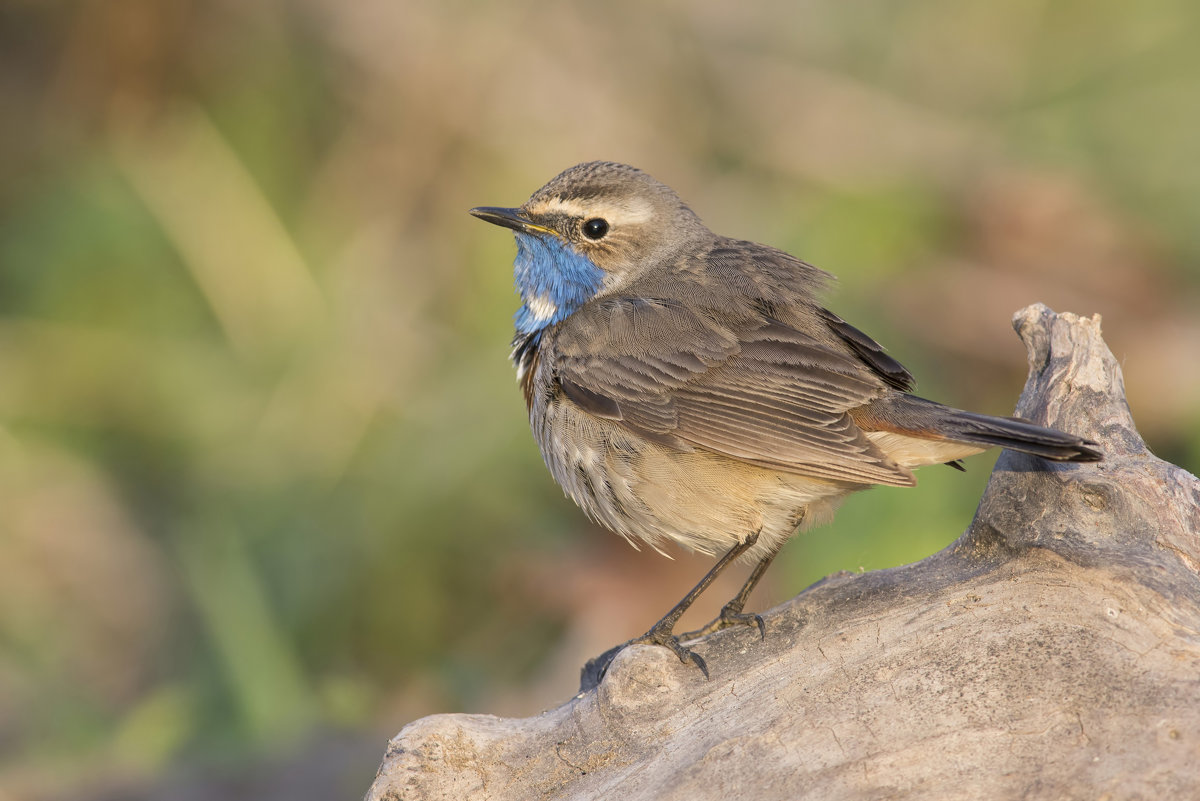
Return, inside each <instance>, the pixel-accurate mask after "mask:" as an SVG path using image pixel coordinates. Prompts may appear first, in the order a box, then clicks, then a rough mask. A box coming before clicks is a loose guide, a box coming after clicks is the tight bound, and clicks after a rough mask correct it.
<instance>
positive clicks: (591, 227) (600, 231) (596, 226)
mask: <svg viewBox="0 0 1200 801" xmlns="http://www.w3.org/2000/svg"><path fill="white" fill-rule="evenodd" d="M607 233H608V220H602V219H600V218H599V217H593V218H592V219H590V220H588V221H587V222H585V223H584V224H583V235H584V236H586V237H587V238H588V239H603V238H604V235H605V234H607Z"/></svg>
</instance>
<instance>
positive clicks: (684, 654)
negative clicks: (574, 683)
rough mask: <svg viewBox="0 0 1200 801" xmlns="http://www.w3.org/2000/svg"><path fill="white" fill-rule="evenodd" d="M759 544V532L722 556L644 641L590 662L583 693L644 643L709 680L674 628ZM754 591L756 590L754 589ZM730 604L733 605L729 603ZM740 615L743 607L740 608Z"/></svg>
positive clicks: (704, 666)
mask: <svg viewBox="0 0 1200 801" xmlns="http://www.w3.org/2000/svg"><path fill="white" fill-rule="evenodd" d="M756 542H758V533H757V532H756V533H754V534H751V535H750V536H748V537H746V539H745V540H744V541H742V542H739V543H738V544H737V545H734V546H733V547H732V548H730V549H729V552H728V553H726V554H725V555H724V556H722V557H721V558H720V559H719V560H718V561H717V563H716V564H715V565H713V566H712V569H711V570H709V571H708V572H707V573H705V574H704V578H702V579H700V581H699V583H698V584H696V586H695V587H692V589H691V590H690V591H689V592H688V594H687V595H685V596H683V598H682V599H681V600H680V601H679V603H677V604H675V605H674V606H673V607H671V611H669V612H667V614H665V615H663V618H662V620H660V621H658V622H657V623H655V624H654V625H653V626H652V627H651V628H650V630H649V631H647V632H646V633H645V634H643V635H642V636H641V637H635V638H634V639H632V640H630V641H629V642H627V643H622V644H621V645H618V646H616V647H615V648H610V649H608V650H607V651H605V652H604V653H602V654H600V656H598V657H596V658H595V659H591V660H589V661H588V663H587V664H586V665H584V666H583V671H582V675H581V676H580V691H584V690H588V689H591V688H592V687H595V686H596V685H597V684H599V683H600V679H602V678H604V674H605V672H606V671H607V670H608V666H609V665H610V664H611V663H612V661H613V659H614V658H615V657H616V655H617V654H618V653H620V652H621V650H622V649H624V648H626V647H627V646H630V645H639V644H641V643H650V644H654V645H661V646H663V647H664V648H669V649H670V650H671V651H672V652H673V653H674V654H675V655H676V656H677V657H679V661H680V662H689V661H690V662H691V663H692V664H694V665H695V666H696V667H698V668H700V672H701V673H703V674H704V677H705V678H708V665H707V664H706V663H705V662H704V659H703V658H702V657H701V656H700V655H699V654H697V653H695V652H694V651H692V650H691V649H690V648H685V647H684V646H683V645H681V644H680V642H679V639H680V638H679V637H676V636H675V634H674V630H675V624H676V623H678V622H679V618H680V617H682V616H683V613H684V612H686V611H687V610H688V608H689V607H690V606H691V605H692V604H693V603H695V602H696V599H697V598H699V597H700V594H701V593H703V592H704V591H705V590H706V589H708V588H709V586H710V585H711V584H712V583H713V581H715V580H716V578H717V576H719V575H720V574H721V571H723V570H724V569H725V568H727V567H729V564H730V563H731V562H733V561H734V560H735V559H737V558H738V557H739V556H741V555H742V554H744V553H745V552H746V551H748V550H749V549H750V548H751V546H753V545H754V543H756ZM768 562H769V560H768ZM761 567H762V569H763V570H766V566H765V565H762V566H761ZM755 570H756V571H757V570H758V568H755ZM743 589H745V588H743ZM751 589H753V586H751ZM749 594H750V592H749V590H746V595H747V596H748V595H749ZM735 600H736V599H735ZM730 603H733V602H732V601H730ZM745 603H746V602H745V599H743V600H742V606H745ZM726 606H728V604H726ZM737 611H739V612H740V611H741V607H740V606H739V607H738V610H737ZM722 614H724V610H722Z"/></svg>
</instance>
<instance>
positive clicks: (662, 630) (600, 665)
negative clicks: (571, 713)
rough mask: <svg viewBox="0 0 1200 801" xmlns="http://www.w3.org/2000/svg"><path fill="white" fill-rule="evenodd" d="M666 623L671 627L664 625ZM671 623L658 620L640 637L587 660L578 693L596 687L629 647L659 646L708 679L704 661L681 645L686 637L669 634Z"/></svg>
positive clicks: (581, 673)
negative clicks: (618, 656) (689, 663)
mask: <svg viewBox="0 0 1200 801" xmlns="http://www.w3.org/2000/svg"><path fill="white" fill-rule="evenodd" d="M668 623H669V624H671V625H664V624H668ZM673 623H674V621H668V620H666V619H663V620H660V621H659V622H658V623H656V624H655V625H654V627H653V628H652V629H650V630H649V631H647V632H646V633H645V634H643V635H642V636H641V637H634V638H633V639H632V640H630V641H629V642H626V643H622V644H620V645H617V646H614V647H612V648H609V649H608V650H607V651H605V652H604V653H602V654H600V656H597V657H594V658H592V659H589V660H588V662H587V664H586V665H584V666H583V670H582V671H580V676H579V691H580V692H587V691H588V690H591V689H593V688H595V687H596V686H598V685H599V684H600V681H601V679H603V678H604V674H605V673H607V672H608V668H609V666H610V665H612V661H613V660H614V659H616V657H617V654H619V653H621V651H623V650H625V649H626V648H628V647H629V646H631V645H661V646H662V647H663V648H666V649H667V650H669V651H671V653H673V654H675V656H677V657H679V661H680V662H683V663H684V664H687V663H688V662H691V663H692V664H693V665H695V666H696V667H698V668H700V672H701V673H703V674H704V678H706V679H707V678H709V675H708V663H707V662H705V661H704V658H703V657H702V656H700V654H698V653H696V652H695V651H693V650H692V649H691V648H687V647H686V646H684V645H683V643H682V642H681V640H682V639H687V636H686V635H685V636H684V637H677V636H675V635H674V634H673V633H671V628H672V625H673Z"/></svg>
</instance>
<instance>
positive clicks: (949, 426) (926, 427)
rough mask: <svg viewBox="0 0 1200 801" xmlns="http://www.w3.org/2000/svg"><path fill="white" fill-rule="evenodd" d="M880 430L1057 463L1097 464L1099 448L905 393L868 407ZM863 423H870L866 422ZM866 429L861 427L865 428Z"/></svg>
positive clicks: (1067, 436)
mask: <svg viewBox="0 0 1200 801" xmlns="http://www.w3.org/2000/svg"><path fill="white" fill-rule="evenodd" d="M866 411H867V416H868V419H869V420H870V421H871V423H874V424H875V425H874V426H871V425H870V424H868V427H874V428H875V429H876V430H883V431H889V432H894V433H896V434H902V435H907V436H915V437H921V438H928V439H938V440H944V441H950V442H961V443H966V444H970V445H978V446H980V448H981V449H982V448H988V447H999V448H1008V449H1009V450H1014V451H1021V452H1022V453H1030V454H1033V455H1034V456H1040V457H1042V458H1043V459H1053V460H1054V461H1058V462H1098V461H1100V460H1101V459H1103V458H1104V457H1103V456H1102V455H1101V453H1100V451H1099V450H1097V445H1096V443H1095V442H1091V441H1090V440H1086V439H1083V438H1081V437H1076V436H1074V435H1072V434H1067V433H1064V432H1062V431H1058V430H1057V429H1053V428H1045V427H1044V426H1039V425H1034V424H1033V423H1030V422H1029V421H1028V420H1022V419H1020V418H1019V417H992V416H991V415H987V414H976V413H975V412H965V411H963V410H961V409H953V408H951V407H949V406H943V405H942V404H940V403H935V402H934V401H929V400H925V399H924V398H918V397H917V396H915V395H908V394H906V393H899V392H897V393H895V394H892V395H889V396H887V397H886V398H883V399H880V400H878V401H875V402H874V403H872V404H870V405H869V406H868V407H866ZM863 422H866V421H865V420H864V421H863ZM860 426H862V423H860Z"/></svg>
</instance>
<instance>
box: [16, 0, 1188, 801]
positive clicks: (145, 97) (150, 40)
mask: <svg viewBox="0 0 1200 801" xmlns="http://www.w3.org/2000/svg"><path fill="white" fill-rule="evenodd" d="M1198 35H1200V5H1197V4H1196V3H1195V2H1192V1H1191V0H1162V1H1159V0H1151V2H1145V3H1137V4H1133V3H1128V2H1125V1H1124V0H995V2H981V3H960V2H954V1H953V0H911V1H903V2H874V3H846V2H841V1H840V0H806V1H805V2H784V1H783V0H776V1H775V2H761V3H756V4H734V3H722V2H714V1H702V2H687V3H684V2H665V3H661V4H645V3H640V2H633V0H621V1H618V2H614V3H606V4H597V3H555V4H550V3H545V4H542V3H530V2H511V3H504V4H500V3H481V2H465V1H464V0H449V1H448V2H432V1H430V2H414V1H411V0H355V1H354V2H342V1H341V0H295V1H294V2H288V1H287V0H225V1H224V2H222V1H220V0H212V1H211V2H199V1H198V0H197V1H196V2H189V1H188V0H162V1H161V2H155V1H154V0H121V1H120V2H112V1H111V0H108V1H105V0H96V1H94V2H70V3H69V2H36V1H35V0H26V1H25V2H20V1H17V2H13V0H7V2H4V3H3V4H2V5H0V120H2V122H0V798H2V799H6V800H7V799H58V798H71V799H85V801H86V800H87V799H100V798H104V799H108V798H111V799H118V798H120V799H125V798H131V799H139V798H185V799H210V798H212V799H216V798H222V799H239V798H256V799H264V798H266V799H269V798H289V799H306V798H313V799H316V798H322V799H326V798H357V797H360V796H361V794H362V793H363V792H364V791H365V789H366V787H367V785H368V784H369V783H370V780H371V778H372V775H373V771H374V768H375V766H376V765H377V763H378V760H379V758H380V756H381V755H382V752H383V747H384V743H385V742H386V739H387V737H388V736H390V735H391V734H394V733H395V732H396V731H398V730H399V729H400V728H401V726H403V725H404V724H406V723H408V722H410V721H412V720H413V719H415V718H417V717H419V716H422V715H426V714H430V713H434V712H446V711H460V710H465V711H472V712H492V713H500V714H508V715H532V714H536V713H537V712H539V711H541V710H542V709H545V708H548V707H550V706H553V705H555V704H557V703H559V702H561V701H563V700H565V699H567V698H568V697H570V695H571V694H572V693H573V691H574V689H575V686H576V682H577V677H578V673H577V671H578V668H579V666H580V665H581V664H582V663H583V661H584V660H586V658H587V657H589V656H592V655H595V654H596V653H598V652H600V651H602V650H604V649H605V648H607V647H608V646H609V645H612V644H615V643H616V642H619V641H622V640H624V639H626V638H628V637H629V636H632V635H634V634H637V633H640V632H641V631H644V630H645V628H646V627H647V626H648V625H649V624H650V623H652V622H653V621H654V620H655V619H657V617H658V616H659V615H660V614H661V613H662V612H663V611H665V610H666V608H667V606H668V605H669V604H671V603H672V602H674V601H675V600H676V599H677V598H678V597H679V596H681V595H682V594H683V592H684V591H685V590H686V589H687V588H688V587H690V586H691V584H692V583H693V582H694V581H695V580H696V579H697V578H698V577H699V576H700V574H701V573H702V572H703V571H704V570H705V569H706V568H707V566H708V564H709V562H708V561H707V560H703V559H697V558H688V557H686V556H685V555H680V556H679V558H677V559H676V560H675V561H668V560H665V559H663V558H662V557H660V556H658V555H655V554H653V553H647V552H640V553H639V552H635V551H634V550H632V549H631V548H629V547H628V546H627V545H625V544H624V543H623V542H622V541H620V540H619V539H618V538H616V537H613V536H612V535H609V534H606V533H604V532H601V531H599V530H597V529H595V528H593V527H591V526H589V525H588V524H587V523H586V521H585V520H584V519H583V517H582V515H581V514H580V513H578V512H577V511H576V510H575V509H574V508H573V507H572V506H571V505H570V504H569V502H567V501H566V500H564V499H563V498H562V496H561V493H560V492H559V490H558V489H557V488H556V487H555V486H554V484H553V483H552V482H551V480H550V478H549V477H548V475H547V474H546V471H545V469H544V467H543V466H542V465H541V462H540V459H539V457H538V454H537V452H536V450H535V448H534V445H533V441H532V438H531V437H530V435H529V432H528V428H527V423H526V419H525V411H524V408H523V404H522V401H521V399H520V394H519V392H518V390H517V388H516V385H515V382H514V376H513V373H512V370H511V368H510V366H509V365H508V363H507V352H508V340H509V337H510V335H511V319H510V317H511V314H512V312H513V310H514V309H515V307H516V301H515V298H514V296H513V294H512V289H511V272H510V263H511V259H512V255H513V251H514V248H513V244H512V241H511V238H510V237H509V236H507V235H506V234H505V233H504V232H502V231H500V230H499V229H496V228H493V227H491V226H487V225H485V224H483V223H481V222H479V221H477V220H474V219H472V218H471V217H469V216H468V215H467V214H466V209H468V208H469V207H471V206H475V205H480V204H488V205H516V204H518V203H520V202H521V201H523V200H524V198H525V197H527V196H528V195H529V194H530V193H531V192H532V191H533V190H534V189H536V188H537V187H538V186H540V185H541V184H542V183H543V182H545V181H546V180H547V179H549V178H550V177H551V176H552V175H554V174H555V173H557V172H558V171H560V170H561V169H563V168H565V167H567V166H569V165H571V164H574V163H576V162H579V161H583V160H590V159H595V158H604V159H614V160H620V161H626V162H630V163H633V164H635V165H638V166H641V167H643V168H644V169H646V170H648V171H650V172H651V173H652V174H654V175H656V176H657V177H659V178H660V179H662V180H664V181H665V182H667V183H669V184H671V185H672V186H674V187H675V188H676V189H677V190H679V192H680V193H681V194H682V195H683V197H684V198H685V199H687V200H688V201H689V202H690V204H691V205H692V206H693V208H695V209H696V210H697V211H698V212H699V213H700V214H701V216H702V217H704V218H705V220H706V221H707V222H708V223H709V224H710V225H711V226H712V227H713V228H715V229H716V230H718V231H721V232H723V233H728V234H731V235H736V236H739V237H743V238H750V239H756V240H759V241H763V242H768V243H770V244H773V245H776V246H779V247H782V248H784V249H787V250H790V251H791V252H793V253H796V254H797V255H800V256H801V257H803V258H805V259H807V260H809V261H812V262H814V263H816V264H818V265H820V266H823V267H824V268H826V269H828V270H830V271H832V272H834V273H836V274H837V275H838V276H839V277H840V282H839V285H838V287H837V291H836V293H835V294H834V295H833V297H832V298H831V299H830V305H831V306H832V308H833V309H835V310H836V311H837V312H838V313H840V314H841V315H843V316H844V317H846V318H848V319H850V320H851V321H852V322H854V323H855V324H857V325H859V326H860V327H862V328H864V329H866V330H867V331H868V332H870V333H871V334H873V335H874V336H876V337H877V338H879V339H881V340H882V341H883V342H884V343H886V344H887V345H888V346H889V347H890V350H891V352H892V353H893V354H894V355H895V356H897V357H898V358H899V359H900V360H901V361H903V362H904V363H905V364H907V365H908V366H909V367H910V368H911V369H912V370H913V372H914V373H916V375H917V376H918V379H919V381H920V389H921V391H922V392H923V393H924V394H927V395H929V396H932V397H935V398H938V399H940V400H943V401H946V402H950V403H954V404H956V405H961V406H966V407H969V408H972V409H977V410H981V411H987V412H993V413H1008V412H1011V409H1012V406H1013V404H1014V402H1015V400H1016V397H1017V395H1018V393H1019V392H1020V389H1021V386H1022V382H1023V378H1024V374H1025V365H1024V353H1023V349H1022V347H1021V345H1020V344H1019V342H1018V341H1017V339H1016V338H1015V336H1014V335H1013V333H1012V331H1011V328H1010V324H1009V320H1010V317H1011V314H1012V313H1013V312H1014V311H1015V310H1016V309H1018V308H1020V307H1022V306H1024V305H1026V304H1028V303H1031V302H1035V301H1042V302H1045V303H1047V304H1049V305H1050V306H1051V307H1053V308H1055V309H1056V310H1071V311H1076V312H1081V313H1094V312H1098V313H1100V314H1101V315H1103V318H1104V330H1105V334H1106V336H1107V340H1108V342H1109V343H1110V344H1111V346H1112V347H1113V350H1114V352H1115V353H1116V354H1117V356H1118V358H1119V359H1120V360H1121V361H1122V364H1123V367H1124V369H1125V377H1126V382H1127V385H1128V389H1129V396H1130V400H1131V405H1132V407H1133V411H1134V414H1135V417H1136V419H1137V420H1138V422H1139V424H1140V426H1141V429H1142V431H1143V433H1144V435H1145V436H1146V437H1147V439H1148V441H1149V442H1150V444H1151V446H1152V448H1153V449H1154V450H1155V451H1156V452H1157V453H1159V454H1160V455H1162V456H1163V457H1165V458H1168V459H1170V460H1172V461H1174V462H1176V463H1179V464H1182V465H1184V466H1190V467H1191V468H1192V469H1195V466H1196V465H1197V464H1198V463H1200V367H1198V365H1200V312H1198V310H1200V306H1198V301H1200V266H1198V265H1200V158H1198V157H1197V155H1198V153H1200V150H1198V142H1200V48H1197V47H1196V44H1195V43H1196V41H1197V37H1198ZM992 459H994V455H993V456H990V457H982V456H981V457H976V458H974V459H972V460H970V461H969V464H968V470H969V472H968V473H967V474H965V475H962V474H958V473H955V472H954V471H951V470H948V469H942V468H926V469H925V470H924V471H923V473H922V475H921V482H922V486H921V488H920V489H919V490H907V491H901V490H873V491H871V492H869V493H864V494H862V495H860V496H857V497H855V498H852V499H851V500H850V501H849V502H847V503H846V505H845V507H844V509H843V511H842V513H841V515H840V516H839V518H838V520H837V522H836V523H835V524H834V525H833V526H831V527H829V528H826V529H822V530H818V531H816V532H813V533H811V534H808V535H805V536H803V537H801V538H797V539H796V540H794V541H793V543H792V544H791V545H790V546H789V547H788V549H787V550H786V551H785V552H784V554H783V556H782V557H781V559H780V563H779V565H778V567H776V568H775V569H774V570H773V572H772V574H770V575H769V577H768V581H767V583H766V586H765V587H764V588H763V589H762V590H761V591H760V592H759V593H758V594H757V597H756V600H755V602H754V603H755V604H756V606H757V607H759V608H762V607H765V606H767V605H770V604H773V603H777V602H780V601H782V600H784V599H786V598H788V597H790V596H791V595H793V594H794V593H796V592H798V591H799V590H801V589H802V588H803V587H804V586H806V585H807V584H809V583H811V582H812V581H814V580H816V579H818V578H820V577H821V576H823V575H825V574H827V573H830V572H834V571H837V570H861V569H874V568H880V567H885V566H889V565H894V564H900V563H903V562H907V561H912V560H916V559H919V558H921V557H923V556H925V555H928V554H930V553H932V552H934V551H936V550H938V549H940V548H941V547H944V546H945V545H946V544H948V543H949V542H951V541H952V540H953V539H954V538H955V537H956V536H957V535H958V534H959V533H960V532H961V531H962V529H963V528H964V527H965V526H966V525H967V523H968V521H969V520H970V517H971V513H972V511H973V509H974V506H975V503H976V501H977V499H978V497H979V494H980V492H981V490H982V487H983V483H984V482H985V481H986V478H987V474H988V471H989V469H990V466H991V460H992ZM740 579H741V576H740V575H739V576H733V577H731V578H730V580H729V582H728V583H727V584H726V585H725V586H724V587H723V588H719V589H718V590H716V591H714V593H713V597H712V598H711V599H710V600H709V602H708V604H707V605H706V606H705V607H704V608H703V609H700V610H699V611H698V612H697V613H696V615H695V617H694V618H692V619H690V620H689V621H685V624H686V623H687V622H692V623H698V622H701V620H700V618H702V617H704V616H706V615H708V614H711V613H713V612H714V611H715V609H716V607H717V606H719V604H720V602H721V601H722V600H723V598H721V597H718V596H724V595H726V594H727V591H728V592H730V593H731V592H732V590H733V587H735V586H736V585H737V584H738V582H739V581H740Z"/></svg>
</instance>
